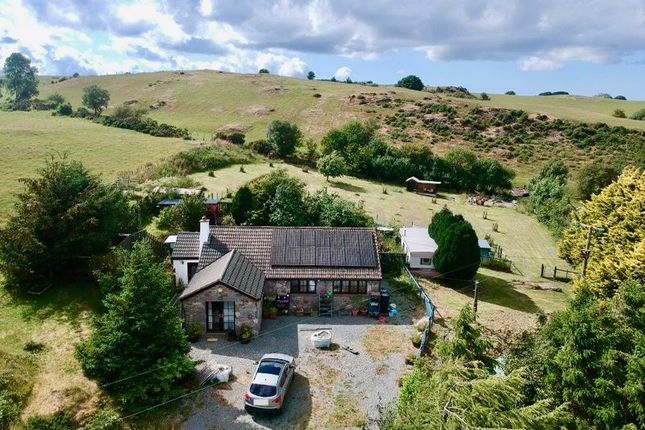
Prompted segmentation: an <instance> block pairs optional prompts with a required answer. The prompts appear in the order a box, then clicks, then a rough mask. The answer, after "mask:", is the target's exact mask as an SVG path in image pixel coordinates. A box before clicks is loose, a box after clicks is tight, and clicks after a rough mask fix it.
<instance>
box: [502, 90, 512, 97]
mask: <svg viewBox="0 0 645 430" xmlns="http://www.w3.org/2000/svg"><path fill="white" fill-rule="evenodd" d="M504 94H506V95H507V96H514V95H515V91H513V90H511V91H506V92H505V93H504Z"/></svg>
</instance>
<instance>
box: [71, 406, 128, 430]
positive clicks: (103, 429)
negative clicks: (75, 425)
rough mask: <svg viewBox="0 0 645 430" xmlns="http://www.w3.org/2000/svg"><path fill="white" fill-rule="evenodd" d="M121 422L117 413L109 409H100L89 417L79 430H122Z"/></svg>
mask: <svg viewBox="0 0 645 430" xmlns="http://www.w3.org/2000/svg"><path fill="white" fill-rule="evenodd" d="M122 429H123V421H122V420H121V416H120V415H119V413H118V412H117V411H116V410H114V409H113V408H111V407H101V409H99V410H98V411H96V412H95V413H94V414H93V415H92V416H90V417H89V418H88V419H87V420H86V422H85V424H83V426H82V427H81V428H80V430H122Z"/></svg>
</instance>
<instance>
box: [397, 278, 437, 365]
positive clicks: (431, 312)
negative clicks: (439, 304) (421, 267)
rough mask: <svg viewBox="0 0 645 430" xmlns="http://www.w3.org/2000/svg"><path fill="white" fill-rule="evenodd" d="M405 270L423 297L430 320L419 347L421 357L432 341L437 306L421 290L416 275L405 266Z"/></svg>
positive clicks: (418, 353)
mask: <svg viewBox="0 0 645 430" xmlns="http://www.w3.org/2000/svg"><path fill="white" fill-rule="evenodd" d="M404 268H405V272H406V273H407V274H408V276H409V277H410V279H411V280H412V283H413V284H414V287H415V288H416V290H417V294H418V295H419V297H421V300H423V304H424V305H425V308H426V317H427V318H428V324H426V328H425V329H424V330H423V333H421V345H419V350H418V351H417V356H418V357H420V356H421V355H422V354H423V353H424V352H425V350H426V347H427V346H428V342H429V341H430V332H431V330H432V323H433V322H434V310H435V306H434V304H433V303H432V300H430V297H428V294H426V292H425V291H424V289H423V288H421V285H419V283H418V282H417V280H416V278H415V277H414V275H412V273H410V271H409V270H408V268H407V267H405V266H404Z"/></svg>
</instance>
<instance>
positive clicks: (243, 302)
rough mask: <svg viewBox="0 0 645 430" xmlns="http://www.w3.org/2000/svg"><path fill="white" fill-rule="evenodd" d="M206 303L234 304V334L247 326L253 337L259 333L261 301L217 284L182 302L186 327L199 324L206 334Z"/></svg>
mask: <svg viewBox="0 0 645 430" xmlns="http://www.w3.org/2000/svg"><path fill="white" fill-rule="evenodd" d="M220 289H221V293H220V292H219V290H220ZM206 302H235V332H236V333H238V334H239V333H240V329H241V327H242V326H244V325H248V326H250V327H251V329H252V330H253V334H254V335H257V334H259V333H260V327H261V325H262V300H261V299H260V300H255V299H252V298H251V297H249V296H247V295H245V294H242V293H240V292H239V291H236V290H234V289H233V288H230V287H227V286H226V285H223V284H219V283H218V284H215V285H213V286H212V287H210V288H207V289H205V290H203V291H200V292H199V293H197V294H194V295H192V296H190V297H188V298H186V299H184V300H182V302H181V305H182V313H183V316H184V321H185V323H186V324H187V325H191V324H200V325H201V326H202V327H203V332H204V333H205V332H206Z"/></svg>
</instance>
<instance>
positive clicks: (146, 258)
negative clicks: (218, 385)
mask: <svg viewBox="0 0 645 430" xmlns="http://www.w3.org/2000/svg"><path fill="white" fill-rule="evenodd" d="M114 279H116V280H117V282H118V288H115V290H116V291H117V292H115V293H111V294H108V295H107V296H106V297H105V298H104V300H103V306H104V308H105V312H104V313H103V314H101V315H99V316H98V317H97V318H96V319H95V320H94V321H93V322H92V325H91V334H90V336H89V338H88V339H87V340H85V341H82V342H81V343H80V344H79V345H78V346H77V349H76V355H77V357H78V360H79V362H80V363H81V367H82V369H83V372H84V373H85V375H86V376H87V377H89V378H91V379H95V380H96V381H97V382H98V383H99V384H100V385H102V386H103V388H104V389H105V390H106V391H107V392H108V393H110V394H112V395H115V396H116V397H117V399H118V400H119V401H120V403H121V404H122V405H123V407H124V408H125V409H126V410H133V409H135V408H139V407H144V406H148V405H152V404H156V403H158V402H163V401H165V400H168V399H169V398H172V397H174V396H176V395H177V394H179V392H180V391H181V390H180V389H179V388H178V387H177V382H178V381H180V380H182V379H184V378H186V377H188V376H190V375H192V373H193V371H194V369H193V364H192V362H191V361H190V359H189V358H188V351H189V350H190V345H189V343H188V340H187V338H186V334H185V332H184V330H183V328H182V320H181V317H180V316H179V315H180V314H179V309H178V306H177V303H176V300H174V299H175V289H174V286H173V279H172V277H171V276H170V275H169V274H168V273H167V271H166V268H165V266H164V264H163V263H160V262H157V261H156V259H155V257H154V254H153V252H152V248H151V247H150V245H149V244H148V243H147V242H137V243H136V244H135V245H134V247H133V249H132V251H131V252H130V253H129V254H128V255H127V256H126V258H125V262H124V263H123V264H122V265H121V266H120V267H119V269H118V273H117V275H116V277H115V278H114ZM155 369H156V370H155ZM142 372H146V373H145V375H142V376H141V377H133V375H138V374H141V373H142ZM117 381H118V382H117Z"/></svg>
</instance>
